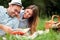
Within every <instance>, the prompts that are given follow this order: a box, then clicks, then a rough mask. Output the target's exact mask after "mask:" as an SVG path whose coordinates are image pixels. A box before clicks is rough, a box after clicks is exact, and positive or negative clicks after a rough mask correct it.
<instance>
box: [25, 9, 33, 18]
mask: <svg viewBox="0 0 60 40" xmlns="http://www.w3.org/2000/svg"><path fill="white" fill-rule="evenodd" d="M32 14H33V11H32V9H25V12H24V18H25V19H28V18H30V17H31V16H32Z"/></svg>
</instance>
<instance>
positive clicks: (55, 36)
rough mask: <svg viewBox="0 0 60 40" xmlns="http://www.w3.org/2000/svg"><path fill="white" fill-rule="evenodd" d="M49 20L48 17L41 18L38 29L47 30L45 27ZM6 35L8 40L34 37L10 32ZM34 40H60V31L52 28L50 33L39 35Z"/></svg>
mask: <svg viewBox="0 0 60 40" xmlns="http://www.w3.org/2000/svg"><path fill="white" fill-rule="evenodd" d="M47 20H48V19H40V21H39V23H38V26H37V30H45V28H44V27H45V22H46V21H47ZM5 37H6V38H7V40H32V39H28V38H27V37H21V36H17V35H9V34H7V35H6V36H5ZM0 40H2V37H0ZM33 40H60V33H59V32H56V31H54V30H52V29H50V32H49V33H46V34H45V33H44V34H41V35H38V36H37V37H36V38H35V39H33Z"/></svg>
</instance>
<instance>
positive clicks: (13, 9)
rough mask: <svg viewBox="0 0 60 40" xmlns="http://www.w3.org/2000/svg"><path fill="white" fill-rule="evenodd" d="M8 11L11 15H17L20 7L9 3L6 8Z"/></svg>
mask: <svg viewBox="0 0 60 40" xmlns="http://www.w3.org/2000/svg"><path fill="white" fill-rule="evenodd" d="M8 10H9V11H8V13H9V15H10V16H11V17H15V16H19V13H20V10H21V7H20V6H17V5H10V6H9V8H8Z"/></svg>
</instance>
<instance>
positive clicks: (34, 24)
mask: <svg viewBox="0 0 60 40" xmlns="http://www.w3.org/2000/svg"><path fill="white" fill-rule="evenodd" d="M27 9H32V10H33V14H32V16H31V17H30V18H29V19H28V24H29V27H30V28H31V30H30V31H31V34H33V33H34V32H35V31H36V27H37V22H38V13H39V10H38V7H37V6H36V5H30V6H28V7H27Z"/></svg>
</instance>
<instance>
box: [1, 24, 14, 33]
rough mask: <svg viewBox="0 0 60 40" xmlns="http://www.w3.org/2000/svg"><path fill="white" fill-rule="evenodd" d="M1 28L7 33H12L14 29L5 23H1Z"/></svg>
mask: <svg viewBox="0 0 60 40" xmlns="http://www.w3.org/2000/svg"><path fill="white" fill-rule="evenodd" d="M0 29H1V30H3V31H5V32H6V33H10V34H11V32H12V31H13V29H12V28H11V27H9V26H6V25H3V24H0Z"/></svg>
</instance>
